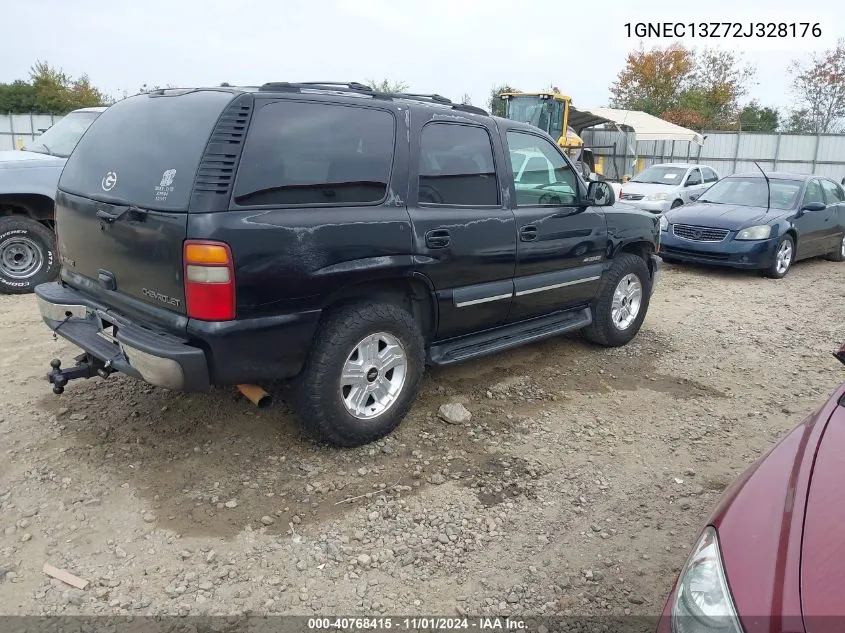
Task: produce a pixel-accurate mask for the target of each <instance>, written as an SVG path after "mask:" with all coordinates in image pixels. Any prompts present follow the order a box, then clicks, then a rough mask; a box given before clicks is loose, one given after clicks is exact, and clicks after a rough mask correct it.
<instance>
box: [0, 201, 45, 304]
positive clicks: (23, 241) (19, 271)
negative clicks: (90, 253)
mask: <svg viewBox="0 0 845 633" xmlns="http://www.w3.org/2000/svg"><path fill="white" fill-rule="evenodd" d="M55 248H56V238H55V235H54V234H53V232H52V231H51V230H50V229H48V228H47V227H46V226H44V225H43V224H41V223H40V222H36V221H35V220H32V219H30V218H26V217H18V216H11V217H5V218H0V293H5V294H26V293H29V292H32V291H33V290H34V289H35V286H37V285H38V284H41V283H44V282H45V281H51V280H52V279H55V278H56V276H57V275H58V274H59V268H60V265H59V258H58V257H57V256H56V255H55V253H54V251H55Z"/></svg>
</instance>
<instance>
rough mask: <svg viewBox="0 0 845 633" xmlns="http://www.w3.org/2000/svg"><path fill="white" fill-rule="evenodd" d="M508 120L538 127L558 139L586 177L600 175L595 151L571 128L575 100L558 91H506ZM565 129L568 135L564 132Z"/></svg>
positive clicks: (503, 97)
mask: <svg viewBox="0 0 845 633" xmlns="http://www.w3.org/2000/svg"><path fill="white" fill-rule="evenodd" d="M500 97H501V98H502V99H503V100H504V102H505V118H508V119H511V120H513V121H521V122H523V123H528V124H529V125H533V126H534V127H538V128H540V129H541V130H543V131H544V132H546V133H547V134H549V136H551V137H552V138H554V139H557V142H558V145H560V146H561V147H562V148H563V150H564V151H565V152H566V153H567V155H568V156H569V157H570V158H571V159H572V160H573V161H575V162H576V163H579V164H580V165H581V166H582V169H583V170H584V172H585V173H584V175H585V177H587V170H589V172H590V173H594V174H601V173H602V171H603V164H602V163H603V161H602V160H601V158H600V159H599V163H598V164H596V160H595V156H594V155H593V152H592V150H590V149H589V148H586V147H584V140H583V139H582V138H581V137H580V136H579V135H578V134H577V132H576V131H575V130H574V129H572V128H571V127H570V126H569V121H570V112H571V111H572V110H573V108H572V98H571V97H568V96H567V95H565V94H562V93H560V92H558V91H557V90H556V89H555V90H552V91H551V92H503V93H502V94H501V95H500ZM564 130H566V133H564Z"/></svg>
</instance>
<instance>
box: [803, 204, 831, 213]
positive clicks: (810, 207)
mask: <svg viewBox="0 0 845 633" xmlns="http://www.w3.org/2000/svg"><path fill="white" fill-rule="evenodd" d="M826 208H827V206H826V205H825V204H824V203H823V202H808V203H807V204H805V205H804V206H803V207H801V210H802V211H824V210H825V209H826Z"/></svg>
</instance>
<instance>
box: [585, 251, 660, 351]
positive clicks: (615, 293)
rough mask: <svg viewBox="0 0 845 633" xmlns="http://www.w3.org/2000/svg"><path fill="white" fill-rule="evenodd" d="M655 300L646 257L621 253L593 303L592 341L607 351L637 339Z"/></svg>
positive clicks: (588, 333)
mask: <svg viewBox="0 0 845 633" xmlns="http://www.w3.org/2000/svg"><path fill="white" fill-rule="evenodd" d="M650 299H651V276H650V275H649V272H648V267H647V266H646V263H645V261H643V258H642V257H638V256H636V255H633V254H631V253H620V254H619V255H617V256H616V257H615V258H614V259H613V263H612V264H611V266H610V269H609V270H608V271H607V273H605V278H604V281H603V282H602V285H601V288H600V289H599V293H598V296H597V297H596V299H595V301H594V302H593V306H592V307H593V322H592V323H591V324H590V325H589V326H587V327H586V328H584V336H585V337H586V338H587V340H588V341H591V342H593V343H597V344H599V345H603V346H605V347H619V346H620V345H625V344H626V343H628V342H629V341H630V340H631V339H632V338H634V337H635V336H636V335H637V332H639V330H640V326H641V325H642V324H643V320H644V319H645V315H646V312H647V311H648V304H649V300H650Z"/></svg>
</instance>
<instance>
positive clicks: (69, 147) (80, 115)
mask: <svg viewBox="0 0 845 633" xmlns="http://www.w3.org/2000/svg"><path fill="white" fill-rule="evenodd" d="M99 115H100V113H99V112H96V111H95V112H71V113H70V114H68V115H67V116H65V117H64V118H62V119H60V120H59V121H57V122H56V124H55V125H53V126H52V127H51V128H49V129H48V130H47V131H46V132H44V133H43V134H42V135H41V136H39V137H38V138H36V139H35V140H34V141H33V142H32V144H31V145H26V146H24V149H25V150H28V151H30V152H40V153H42V154H52V155H53V156H59V157H61V158H67V157H68V156H70V155H71V152H73V149H74V148H75V147H76V144H77V143H79V139H81V138H82V135H83V134H85V130H87V129H88V126H89V125H91V123H92V122H93V121H94V119H96V118H97V117H98V116H99Z"/></svg>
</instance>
